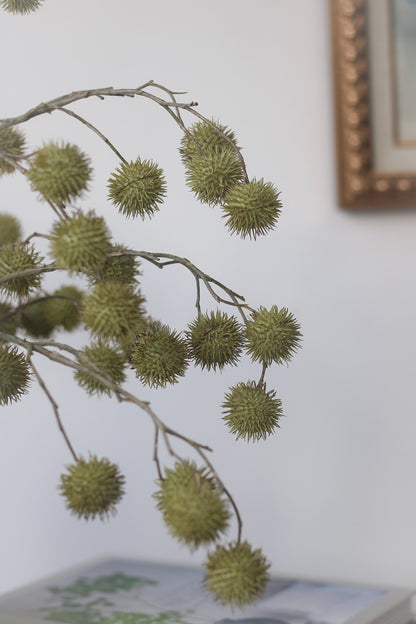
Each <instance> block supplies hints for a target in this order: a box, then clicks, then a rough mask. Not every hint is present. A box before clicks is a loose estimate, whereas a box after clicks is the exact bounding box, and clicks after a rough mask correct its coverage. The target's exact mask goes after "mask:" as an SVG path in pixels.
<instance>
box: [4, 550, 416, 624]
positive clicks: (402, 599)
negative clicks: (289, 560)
mask: <svg viewBox="0 0 416 624" xmlns="http://www.w3.org/2000/svg"><path fill="white" fill-rule="evenodd" d="M202 579H203V571H202V569H201V568H193V567H187V566H178V565H166V564H161V563H152V562H145V561H134V560H130V559H113V558H108V559H104V560H100V561H94V562H90V563H89V564H87V565H85V566H82V567H78V568H73V569H71V570H68V571H65V572H63V573H61V574H58V575H55V576H53V577H50V578H47V579H44V580H42V581H40V582H38V583H35V584H33V585H30V586H28V587H24V588H23V589H21V590H17V591H14V592H10V593H9V594H6V595H4V596H2V597H0V622H1V624H46V623H49V624H51V623H52V624H370V623H371V624H407V623H408V622H410V620H411V619H412V614H411V597H412V592H411V591H408V590H402V589H386V588H375V587H364V586H358V585H357V586H354V585H350V584H339V583H328V582H322V581H313V580H304V579H303V580H299V579H288V578H281V577H276V576H275V577H272V578H271V580H270V583H269V585H268V587H267V590H266V593H265V595H264V597H263V598H262V599H261V600H258V601H257V603H256V604H255V605H253V606H250V607H248V608H247V609H245V610H244V611H241V610H235V611H232V610H231V609H229V608H228V607H224V606H221V605H220V604H218V603H216V602H215V601H214V600H213V599H212V597H211V595H210V594H209V592H208V591H206V590H205V589H204V587H203V584H202Z"/></svg>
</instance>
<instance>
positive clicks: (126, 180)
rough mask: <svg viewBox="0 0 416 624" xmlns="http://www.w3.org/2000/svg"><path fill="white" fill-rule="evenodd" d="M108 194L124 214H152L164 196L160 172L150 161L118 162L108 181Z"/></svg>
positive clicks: (127, 215)
mask: <svg viewBox="0 0 416 624" xmlns="http://www.w3.org/2000/svg"><path fill="white" fill-rule="evenodd" d="M108 188H109V193H108V197H109V199H111V200H112V202H113V204H114V205H115V206H117V208H118V209H119V211H120V212H121V213H122V214H124V215H125V216H126V217H138V216H140V217H141V218H142V219H145V217H146V216H147V217H152V216H153V214H154V213H155V212H156V211H157V210H159V204H161V203H162V202H163V198H164V196H165V195H166V182H165V178H164V176H163V171H162V169H160V168H159V167H158V165H157V164H156V163H154V162H153V161H151V160H140V158H138V159H137V160H136V162H130V163H121V164H120V166H119V167H118V169H116V171H115V173H113V174H112V176H111V177H110V179H109V180H108Z"/></svg>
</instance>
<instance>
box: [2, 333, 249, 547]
mask: <svg viewBox="0 0 416 624" xmlns="http://www.w3.org/2000/svg"><path fill="white" fill-rule="evenodd" d="M0 340H4V341H5V342H10V343H12V344H16V345H18V346H20V347H22V348H24V349H25V350H26V351H27V353H28V359H30V357H31V354H32V352H35V353H39V354H41V355H43V356H45V357H47V358H48V359H50V360H52V361H54V362H58V363H59V364H62V365H64V366H67V367H69V368H72V369H74V370H79V371H81V372H84V373H87V374H88V375H91V376H92V377H94V378H95V379H97V380H98V381H99V382H100V383H102V384H103V385H104V386H105V387H106V388H108V389H110V390H112V391H113V392H114V393H115V394H116V396H117V398H118V399H119V401H120V402H128V403H133V404H134V405H137V406H138V407H140V408H141V409H142V410H143V411H145V412H146V413H147V414H148V415H149V416H150V418H151V419H152V421H153V424H154V425H155V428H156V429H157V430H158V431H159V432H160V433H161V434H162V437H163V440H164V443H165V445H166V448H167V450H168V452H169V454H170V455H171V457H174V458H175V459H177V460H178V461H180V462H183V461H184V460H183V458H182V457H180V456H179V455H178V454H177V453H176V452H175V451H174V449H173V447H172V445H171V443H170V440H169V436H172V437H175V438H178V439H180V440H182V441H183V442H185V443H186V444H187V445H188V446H190V447H191V448H193V449H194V451H195V452H197V453H198V454H199V456H200V457H201V458H202V459H203V461H204V463H205V464H206V466H207V467H208V468H209V470H210V471H211V472H212V473H213V475H214V476H215V478H216V480H217V481H218V484H219V486H220V487H221V488H222V490H223V491H224V494H225V495H226V496H227V497H228V498H229V500H230V502H231V505H232V506H233V509H234V511H235V514H236V518H237V522H238V540H240V537H241V529H242V521H241V516H240V513H239V511H238V508H237V505H236V503H235V501H234V499H233V498H232V496H231V494H230V492H229V491H228V490H227V488H226V487H225V486H224V484H223V483H222V481H221V480H220V479H219V477H218V475H217V472H216V471H215V468H214V466H213V464H212V463H211V462H210V460H209V459H208V457H207V455H206V451H207V452H211V451H212V449H211V448H210V447H209V446H206V445H204V444H201V443H199V442H196V441H195V440H192V439H191V438H188V437H187V436H185V435H183V434H181V433H179V432H177V431H175V430H174V429H172V428H171V427H168V426H167V425H165V423H164V422H163V421H162V420H160V418H159V417H158V416H157V415H156V414H155V412H154V411H153V410H152V408H151V407H150V404H149V402H148V401H142V400H141V399H139V398H137V397H136V396H134V395H133V394H131V393H130V392H128V391H127V390H125V389H124V388H122V387H120V386H117V385H116V384H115V383H114V382H113V381H112V379H111V378H110V377H108V375H106V374H105V373H104V372H103V371H101V370H100V369H99V368H98V367H97V366H91V367H86V366H84V365H83V364H81V362H80V361H79V360H78V359H77V360H72V359H70V358H68V357H66V356H65V355H62V354H61V353H58V352H56V351H54V350H51V349H47V348H46V346H45V345H46V344H48V345H50V346H51V347H55V348H59V349H61V350H65V351H68V352H69V353H71V354H73V355H74V356H76V357H77V358H78V356H79V355H80V353H81V352H80V351H77V350H76V349H73V348H72V347H70V346H69V345H65V344H62V343H55V342H54V341H52V340H50V341H45V340H39V341H29V340H26V339H24V338H18V337H17V336H13V335H10V334H7V333H5V332H2V331H0ZM31 366H32V369H33V363H32V362H31ZM33 372H34V374H35V375H36V376H37V377H38V375H37V374H36V372H35V370H33ZM38 381H39V383H40V384H41V386H42V383H41V381H40V379H39V377H38ZM42 388H43V390H44V391H45V392H46V394H47V396H48V398H49V400H50V401H51V404H52V406H53V408H54V412H55V416H56V418H57V420H58V423H60V422H61V421H60V419H59V413H58V412H57V405H56V403H55V401H54V400H53V398H52V397H51V395H50V393H49V392H48V390H47V389H46V386H45V385H44V384H43V386H42ZM61 425H62V423H61ZM62 429H63V427H62ZM62 429H61V430H62ZM158 435H159V434H157V436H158ZM68 442H69V440H68ZM157 442H158V437H157V438H156V437H155V453H156V448H157ZM70 448H71V447H70ZM155 461H156V460H155ZM156 464H158V461H156ZM159 471H160V466H159V467H158V473H159V475H161V471H160V472H159Z"/></svg>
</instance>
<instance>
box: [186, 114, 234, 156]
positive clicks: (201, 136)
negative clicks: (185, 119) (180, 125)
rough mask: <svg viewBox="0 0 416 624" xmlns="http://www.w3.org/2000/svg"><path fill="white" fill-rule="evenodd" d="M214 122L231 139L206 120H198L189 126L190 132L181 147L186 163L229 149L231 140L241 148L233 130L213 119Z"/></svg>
mask: <svg viewBox="0 0 416 624" xmlns="http://www.w3.org/2000/svg"><path fill="white" fill-rule="evenodd" d="M212 123H213V124H214V125H215V126H216V128H218V130H220V131H221V132H222V133H223V134H225V136H226V137H228V139H229V141H228V140H227V139H226V138H224V137H223V136H221V135H220V134H218V132H216V131H215V129H214V128H213V127H212V126H210V125H209V124H208V123H206V122H205V121H198V122H196V123H195V124H193V126H192V127H191V128H189V134H184V136H183V138H182V141H181V146H180V148H179V152H180V154H181V157H182V161H183V163H184V165H188V163H189V161H190V160H192V159H193V158H195V157H197V158H200V157H201V156H203V155H205V154H212V153H215V152H220V151H223V150H229V149H230V147H231V144H230V141H231V143H232V145H234V147H235V148H236V149H239V148H238V146H237V141H236V138H235V134H234V132H233V130H230V128H227V126H223V125H222V124H220V123H219V122H218V121H214V120H212ZM231 149H232V147H231Z"/></svg>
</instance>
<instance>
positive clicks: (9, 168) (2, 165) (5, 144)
mask: <svg viewBox="0 0 416 624" xmlns="http://www.w3.org/2000/svg"><path fill="white" fill-rule="evenodd" d="M5 4H8V3H7V2H5V0H3V4H1V5H0V6H2V7H3V9H7V7H6V6H5ZM25 142H26V141H25V137H24V135H23V134H22V133H21V132H20V130H16V128H3V130H0V150H1V151H3V152H6V154H8V155H9V156H10V157H11V158H13V159H14V158H16V160H18V159H19V158H21V157H22V156H23V154H24V151H25ZM15 170H16V167H15V166H14V165H12V164H11V163H10V162H8V161H7V160H4V159H3V158H0V176H2V175H3V174H5V173H13V172H14V171H15Z"/></svg>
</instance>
